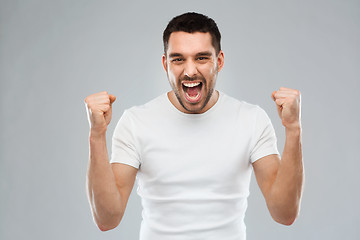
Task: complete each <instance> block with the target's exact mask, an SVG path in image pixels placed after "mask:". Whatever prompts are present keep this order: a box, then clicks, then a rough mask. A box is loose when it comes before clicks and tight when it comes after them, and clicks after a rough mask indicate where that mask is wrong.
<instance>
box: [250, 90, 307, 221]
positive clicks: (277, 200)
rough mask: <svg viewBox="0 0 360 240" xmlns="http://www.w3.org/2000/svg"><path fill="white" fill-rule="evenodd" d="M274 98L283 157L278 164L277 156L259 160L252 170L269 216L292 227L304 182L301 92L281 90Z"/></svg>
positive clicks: (298, 208) (297, 212) (297, 211)
mask: <svg viewBox="0 0 360 240" xmlns="http://www.w3.org/2000/svg"><path fill="white" fill-rule="evenodd" d="M275 95H276V97H275ZM273 99H274V101H275V102H276V104H277V107H278V111H279V115H280V117H281V119H282V123H283V125H284V126H285V131H286V140H285V146H284V150H283V155H282V158H281V161H280V159H279V157H278V156H277V155H269V156H266V157H264V158H262V159H259V160H257V161H256V162H254V163H253V168H254V172H255V176H256V180H257V182H258V184H259V187H260V189H261V191H262V193H263V195H264V197H265V200H266V203H267V206H268V209H269V212H270V214H271V216H272V217H273V219H274V220H275V221H277V222H279V223H281V224H285V225H291V224H292V223H293V222H294V221H295V219H296V217H297V216H298V214H299V210H300V203H301V196H302V192H303V182H304V168H303V160H302V147H301V124H300V92H299V91H297V90H293V89H287V88H280V91H278V92H277V93H275V92H274V93H273Z"/></svg>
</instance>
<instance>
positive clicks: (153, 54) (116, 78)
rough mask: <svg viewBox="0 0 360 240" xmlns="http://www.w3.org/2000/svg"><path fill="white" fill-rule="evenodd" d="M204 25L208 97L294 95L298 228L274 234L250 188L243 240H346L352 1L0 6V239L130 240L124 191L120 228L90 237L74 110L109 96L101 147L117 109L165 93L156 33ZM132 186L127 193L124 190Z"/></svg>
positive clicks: (353, 155) (358, 9) (355, 92)
mask: <svg viewBox="0 0 360 240" xmlns="http://www.w3.org/2000/svg"><path fill="white" fill-rule="evenodd" d="M186 11H199V12H201V13H204V14H207V15H209V16H210V17H212V18H213V19H215V21H217V23H218V26H219V28H220V31H221V32H222V35H223V41H222V46H223V50H224V52H225V67H224V69H223V71H222V72H221V73H220V75H219V79H218V83H217V87H218V89H220V90H222V91H224V92H225V93H227V94H228V95H230V96H233V97H236V98H238V99H240V100H245V101H247V102H250V103H254V104H258V105H260V106H261V107H263V108H264V109H265V110H266V112H267V113H268V115H269V116H270V118H271V119H272V121H273V124H274V127H275V130H276V132H277V136H278V138H279V140H278V146H279V150H280V151H282V149H283V145H284V130H283V127H282V126H281V122H280V120H279V118H278V116H277V112H276V108H275V105H274V103H273V101H272V100H271V98H270V94H271V92H272V91H274V90H277V89H278V88H279V87H281V86H286V87H291V88H297V89H299V90H300V91H301V93H302V104H303V105H302V106H303V111H302V114H303V115H302V120H303V155H304V163H305V169H306V181H305V192H304V196H303V201H302V209H301V214H300V216H299V218H298V219H297V220H296V222H295V223H294V225H292V226H290V227H286V226H282V225H279V224H277V223H275V222H274V221H273V220H272V219H271V217H270V215H269V213H268V211H267V209H266V206H265V202H264V199H263V197H262V195H261V193H260V190H259V189H258V186H257V184H256V181H255V178H254V176H253V178H252V183H251V189H250V190H251V195H250V197H249V207H248V211H247V215H246V218H245V220H246V224H247V234H248V239H299V240H300V239H301V240H303V239H334V240H335V239H358V238H357V237H358V236H359V233H360V230H359V228H358V224H359V222H360V207H359V202H360V188H359V185H360V184H359V183H360V175H359V174H358V170H359V168H360V163H359V162H360V161H359V160H360V159H359V147H360V140H359V133H360V131H359V130H360V129H359V123H360V113H359V109H360V108H359V106H358V105H359V103H360V101H359V100H360V97H359V90H360V86H359V85H360V84H359V82H360V81H359V80H360V78H359V77H360V70H359V69H360V54H359V53H360V47H359V42H360V2H359V1H350V0H346V1H344V0H336V1H334V0H326V1H325V0H323V1H321V0H315V1H300V0H299V1H288V0H283V1H267V0H263V1H223V2H220V1H209V0H206V1H194V0H193V1H184V0H182V1H89V0H86V1H85V0H77V1H69V0H67V1H45V0H43V1H36V0H34V1H15V0H5V1H4V0H0V79H1V85H0V103H1V118H0V132H1V138H0V143H1V144H0V157H1V161H0V178H1V179H0V194H1V196H0V202H1V204H0V239H137V238H138V233H139V228H140V221H141V205H140V199H139V197H138V196H137V194H136V191H135V190H136V188H134V190H133V192H132V194H131V197H130V201H129V204H128V207H127V210H126V213H125V216H124V219H123V221H122V222H121V224H120V225H119V226H118V227H117V228H116V229H115V230H112V231H109V232H101V231H100V230H98V229H97V227H96V226H95V224H94V223H93V221H92V217H91V213H90V207H89V204H88V201H87V198H86V191H85V176H86V169H87V161H88V154H89V149H88V122H87V118H86V111H85V105H84V102H83V101H84V99H85V97H86V96H87V95H89V94H92V93H95V92H99V91H104V90H106V91H109V92H110V93H112V94H114V95H116V96H117V101H116V102H115V103H114V105H113V109H114V110H113V121H112V122H111V124H110V126H109V130H108V135H107V139H108V149H109V153H110V144H111V136H112V133H113V130H114V128H115V124H116V122H117V121H118V119H119V118H120V116H121V115H122V113H123V111H124V109H126V108H129V107H131V106H133V105H139V104H142V103H145V102H147V101H149V100H151V99H153V98H154V97H156V96H158V95H160V94H162V93H163V92H165V91H168V90H170V87H169V84H168V82H167V78H166V75H165V73H164V71H163V68H162V65H161V56H162V31H163V29H164V28H165V26H166V24H167V23H168V21H169V20H170V19H171V18H172V17H174V16H175V15H178V14H181V13H183V12H186ZM135 186H136V185H135Z"/></svg>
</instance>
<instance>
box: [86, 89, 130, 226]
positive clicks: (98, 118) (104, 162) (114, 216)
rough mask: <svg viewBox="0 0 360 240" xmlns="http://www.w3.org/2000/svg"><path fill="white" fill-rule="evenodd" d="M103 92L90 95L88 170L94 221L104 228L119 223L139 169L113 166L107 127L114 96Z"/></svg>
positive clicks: (87, 100) (88, 104)
mask: <svg viewBox="0 0 360 240" xmlns="http://www.w3.org/2000/svg"><path fill="white" fill-rule="evenodd" d="M111 96H112V95H110V96H109V95H108V94H107V93H106V92H101V93H97V94H93V95H90V96H88V97H87V98H86V99H85V102H86V104H87V107H88V117H89V122H90V127H91V130H90V136H89V144H90V146H89V147H90V157H89V164H88V171H87V179H86V180H87V181H86V185H87V193H88V199H89V203H90V207H91V211H92V214H93V217H94V221H95V222H96V224H97V225H98V227H99V228H100V229H101V230H102V231H107V230H110V229H113V228H115V227H116V226H118V225H119V223H120V221H121V219H122V217H123V215H124V212H125V208H126V204H127V201H128V198H129V195H130V193H131V190H132V187H133V185H134V181H135V176H136V172H137V169H136V168H133V167H130V166H127V165H124V164H116V167H114V164H113V166H111V165H110V163H109V157H108V152H107V148H106V127H107V125H108V124H109V122H110V120H111V104H112V102H114V101H115V97H114V96H112V97H111Z"/></svg>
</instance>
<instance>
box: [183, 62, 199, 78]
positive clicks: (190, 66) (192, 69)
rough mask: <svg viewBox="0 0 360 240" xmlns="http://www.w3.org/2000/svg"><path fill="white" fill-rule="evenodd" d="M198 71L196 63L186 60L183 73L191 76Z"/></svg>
mask: <svg viewBox="0 0 360 240" xmlns="http://www.w3.org/2000/svg"><path fill="white" fill-rule="evenodd" d="M197 73H198V70H197V67H196V64H195V63H194V62H193V61H187V62H186V64H185V68H184V75H185V76H187V77H189V78H192V77H194V76H196V74H197Z"/></svg>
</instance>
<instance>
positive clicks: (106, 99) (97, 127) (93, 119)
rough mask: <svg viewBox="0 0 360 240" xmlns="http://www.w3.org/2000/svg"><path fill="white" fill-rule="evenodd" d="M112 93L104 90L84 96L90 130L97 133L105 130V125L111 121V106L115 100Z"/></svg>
mask: <svg viewBox="0 0 360 240" xmlns="http://www.w3.org/2000/svg"><path fill="white" fill-rule="evenodd" d="M115 99H116V97H115V96H114V95H111V94H108V93H107V92H106V91H104V92H99V93H94V94H92V95H89V96H87V97H86V98H85V105H86V111H87V115H88V120H89V124H90V129H91V131H95V132H97V133H104V132H106V129H107V126H108V125H109V123H110V121H111V115H112V110H111V109H112V107H111V105H112V104H113V102H114V101H115Z"/></svg>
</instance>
